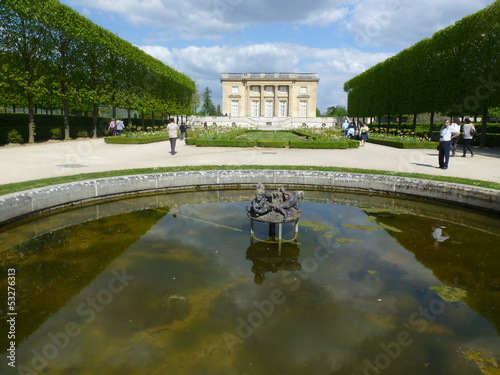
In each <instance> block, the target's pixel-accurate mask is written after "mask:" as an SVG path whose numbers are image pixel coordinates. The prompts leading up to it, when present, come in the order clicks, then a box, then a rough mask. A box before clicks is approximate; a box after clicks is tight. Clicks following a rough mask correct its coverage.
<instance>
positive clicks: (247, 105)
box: [244, 86, 252, 117]
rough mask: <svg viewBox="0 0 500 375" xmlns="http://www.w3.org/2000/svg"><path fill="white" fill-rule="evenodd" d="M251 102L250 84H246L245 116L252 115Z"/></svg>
mask: <svg viewBox="0 0 500 375" xmlns="http://www.w3.org/2000/svg"><path fill="white" fill-rule="evenodd" d="M251 104H252V103H250V86H245V114H244V116H247V117H248V116H250V114H251V113H252V112H250V111H251Z"/></svg>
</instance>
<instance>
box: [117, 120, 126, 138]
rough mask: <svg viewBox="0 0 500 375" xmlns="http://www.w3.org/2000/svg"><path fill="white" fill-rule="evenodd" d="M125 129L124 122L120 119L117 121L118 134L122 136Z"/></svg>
mask: <svg viewBox="0 0 500 375" xmlns="http://www.w3.org/2000/svg"><path fill="white" fill-rule="evenodd" d="M123 129H125V124H124V123H123V120H122V119H121V118H119V119H118V120H116V133H117V134H118V135H122V132H123Z"/></svg>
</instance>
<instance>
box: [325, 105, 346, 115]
mask: <svg viewBox="0 0 500 375" xmlns="http://www.w3.org/2000/svg"><path fill="white" fill-rule="evenodd" d="M325 116H326V117H345V116H347V108H346V107H345V106H343V105H334V106H332V107H328V108H327V109H326V112H325Z"/></svg>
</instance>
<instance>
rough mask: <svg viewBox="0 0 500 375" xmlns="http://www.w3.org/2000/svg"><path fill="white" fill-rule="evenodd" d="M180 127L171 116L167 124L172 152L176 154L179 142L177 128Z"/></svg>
mask: <svg viewBox="0 0 500 375" xmlns="http://www.w3.org/2000/svg"><path fill="white" fill-rule="evenodd" d="M178 129H179V127H178V126H177V124H176V123H175V122H174V119H173V118H171V119H170V121H169V124H168V125H167V131H168V138H169V139H170V153H171V154H172V155H175V154H176V152H175V143H176V142H177V130H178Z"/></svg>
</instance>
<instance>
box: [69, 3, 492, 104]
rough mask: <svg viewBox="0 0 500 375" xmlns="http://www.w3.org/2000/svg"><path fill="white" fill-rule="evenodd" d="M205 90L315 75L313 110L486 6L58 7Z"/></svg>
mask: <svg viewBox="0 0 500 375" xmlns="http://www.w3.org/2000/svg"><path fill="white" fill-rule="evenodd" d="M61 2H62V3H63V4H66V5H68V6H70V7H71V8H73V9H75V10H76V11H77V12H79V13H80V14H82V15H84V16H86V17H87V18H89V19H90V20H91V21H92V22H94V23H95V24H97V25H99V26H101V27H104V28H105V29H108V30H109V31H111V32H112V33H114V34H115V35H117V36H118V37H120V38H122V39H125V40H127V41H129V42H130V43H132V44H133V45H135V46H137V47H139V48H140V49H142V50H143V51H145V52H146V53H148V54H150V55H151V56H153V57H155V58H157V59H158V60H160V61H162V62H163V63H165V64H166V65H168V66H170V67H172V68H173V69H175V70H177V71H179V72H181V73H183V74H185V75H187V76H189V77H190V78H191V79H192V80H194V81H195V82H196V85H197V89H198V92H202V91H203V90H204V89H205V88H206V87H208V88H209V89H210V90H211V91H212V101H213V102H214V103H215V104H216V105H217V104H220V103H221V95H222V90H221V83H220V78H221V75H222V73H254V72H257V73H260V72H264V73H271V72H272V73H274V72H283V73H289V72H295V73H318V74H319V79H320V81H319V85H318V102H317V107H318V108H319V109H320V111H321V112H322V113H324V112H325V111H326V109H327V108H328V107H331V106H339V105H342V106H347V95H346V93H345V92H344V90H343V86H344V83H345V82H346V81H348V80H349V79H351V78H353V77H355V76H356V75H358V74H360V73H362V72H363V71H365V70H366V69H369V68H370V67H372V66H374V65H376V64H378V63H379V62H382V61H384V60H386V59H387V58H389V57H391V56H393V55H395V54H397V53H398V52H399V51H401V50H403V49H406V48H408V47H411V46H412V45H413V44H415V43H417V42H418V41H420V40H422V39H424V38H429V37H431V36H432V35H433V34H434V33H435V32H436V31H438V30H440V29H442V28H444V27H447V26H450V25H452V24H454V23H455V22H456V21H458V20H460V19H461V18H463V17H465V16H467V15H469V14H472V13H475V12H477V11H479V10H481V9H483V8H485V7H486V6H488V5H489V4H492V3H493V2H494V0H419V1H415V0H308V1H304V0H62V1H61Z"/></svg>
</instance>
